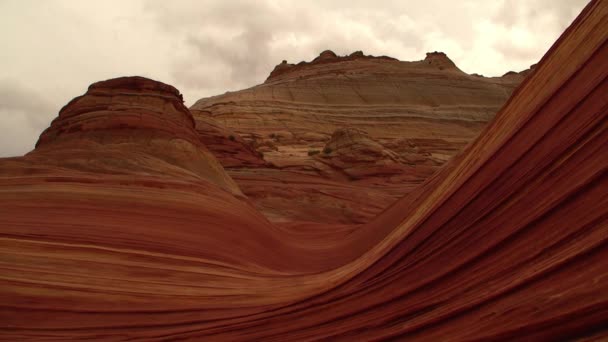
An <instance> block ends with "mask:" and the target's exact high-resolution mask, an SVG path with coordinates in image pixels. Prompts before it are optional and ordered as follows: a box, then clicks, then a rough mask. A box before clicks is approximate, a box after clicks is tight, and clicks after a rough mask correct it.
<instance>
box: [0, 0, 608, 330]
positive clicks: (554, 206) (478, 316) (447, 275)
mask: <svg viewBox="0 0 608 342" xmlns="http://www.w3.org/2000/svg"><path fill="white" fill-rule="evenodd" d="M606 22H608V1H604V0H593V1H591V2H590V3H589V4H588V5H587V6H586V7H585V9H584V10H583V12H582V13H581V14H580V15H579V16H578V17H577V19H576V20H575V21H574V22H573V23H572V25H571V26H570V27H569V28H568V29H567V30H566V31H565V32H564V33H563V34H562V36H561V37H560V38H559V39H558V41H557V42H556V43H555V44H554V45H553V46H552V47H551V49H550V50H549V51H548V52H547V53H546V55H545V56H544V57H543V58H542V60H541V61H540V62H539V64H538V66H537V68H536V70H535V71H534V73H532V74H531V75H530V76H529V77H528V78H526V80H524V82H523V83H522V84H521V86H520V87H519V88H518V89H517V90H516V91H515V92H514V93H513V96H512V97H510V98H509V100H508V101H507V102H506V104H505V105H504V107H502V109H501V110H500V111H499V112H498V114H497V115H496V117H495V118H494V120H493V121H492V122H491V123H489V124H488V125H487V126H486V127H485V128H484V129H483V132H481V134H480V135H479V137H477V138H476V139H475V140H474V141H473V142H472V143H471V144H469V145H467V147H466V148H465V149H464V150H463V151H462V153H461V154H459V155H458V156H457V157H455V158H453V159H451V160H450V161H449V162H448V163H447V164H445V165H444V167H443V168H442V169H441V170H440V171H439V172H437V173H435V174H434V175H433V176H432V177H431V178H430V179H428V180H427V181H426V182H425V183H424V184H423V185H422V186H420V187H418V188H416V189H415V190H413V191H411V192H410V193H409V194H408V195H406V196H404V197H403V198H401V199H400V200H398V201H397V202H395V203H394V204H393V205H392V206H390V207H389V208H388V209H386V210H385V211H383V212H382V213H381V214H379V215H377V216H375V217H374V219H373V220H371V221H370V222H369V223H367V224H362V225H343V224H319V223H311V222H290V223H283V224H272V223H270V222H268V221H267V220H265V219H264V217H263V216H262V215H261V214H260V213H259V212H258V211H256V210H255V209H254V208H253V207H252V206H250V205H249V204H248V203H247V201H246V200H243V199H239V198H237V196H235V195H233V194H232V193H230V192H228V191H225V190H223V189H222V188H221V187H220V186H218V185H217V184H214V183H212V182H206V181H201V182H195V181H193V178H192V177H190V176H187V175H186V174H185V173H174V172H173V171H171V170H169V169H159V174H161V173H162V174H163V175H164V176H162V177H163V181H164V183H162V182H156V183H147V182H145V181H146V180H148V178H146V176H144V175H138V177H131V182H127V181H126V180H127V178H122V179H121V182H111V180H112V179H114V177H115V176H116V175H115V174H109V173H105V174H103V175H100V174H99V173H96V172H94V171H87V172H85V171H82V170H79V169H78V168H74V167H72V166H71V165H70V163H57V164H55V165H49V164H48V163H49V162H50V160H51V159H50V158H49V159H47V160H45V159H32V157H31V156H30V155H27V156H25V157H21V158H4V159H0V298H2V303H1V304H2V305H0V339H2V340H8V341H24V340H35V341H40V340H55V341H56V340H61V341H65V340H76V339H80V340H93V339H94V340H111V341H114V340H117V341H118V340H151V341H161V340H212V341H252V340H263V341H286V340H290V341H311V340H332V341H353V340H360V341H378V340H414V341H418V340H422V341H446V340H453V341H472V340H473V341H497V340H505V341H521V340H530V341H554V340H568V341H570V340H571V341H602V340H606V339H607V338H608V327H607V326H606V319H607V317H608V316H607V313H606V311H607V308H608V282H607V281H605V280H606V279H608V263H607V262H606V260H608V193H607V192H606V189H607V188H608V177H607V176H608V174H607V172H606V171H607V170H608V154H606V153H605V147H606V145H607V143H608V130H607V127H608V126H607V125H608V102H607V99H606V93H608V27H607V26H606ZM351 133H352V134H351ZM343 136H347V137H348V136H353V137H354V138H355V139H360V138H361V137H362V136H365V134H362V133H360V132H346V134H343V133H340V134H338V137H343ZM412 144H414V145H416V143H415V142H413V141H412ZM52 145H55V147H62V148H63V145H59V144H58V143H49V145H48V149H49V150H51V148H50V147H51V146H52ZM89 146H92V145H87V146H86V147H87V148H89ZM125 147H126V148H127V149H128V148H129V147H130V146H128V145H126V146H125ZM99 151H101V150H99ZM99 151H97V152H99ZM118 151H119V150H118V149H115V150H113V153H118ZM36 153H40V152H39V151H34V153H32V155H33V154H36ZM104 157H105V156H104ZM90 158H91V159H90V160H94V158H97V157H96V156H91V157H90ZM116 169H117V170H119V169H123V170H124V172H125V173H130V172H132V171H131V170H130V169H129V168H124V165H123V166H120V165H118V166H117V168H116ZM39 170H45V171H44V172H45V175H41V173H40V172H39ZM50 174H53V175H54V176H53V177H50V176H49V175H50ZM68 175H69V176H70V177H67V176H68ZM156 179H157V180H160V179H161V176H157V177H156ZM275 181H276V180H275ZM179 184H182V186H178V185H179Z"/></svg>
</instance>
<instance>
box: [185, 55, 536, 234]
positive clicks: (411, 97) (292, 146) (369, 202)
mask: <svg viewBox="0 0 608 342" xmlns="http://www.w3.org/2000/svg"><path fill="white" fill-rule="evenodd" d="M523 79H524V75H523V74H519V73H516V74H514V75H512V74H508V75H505V76H504V77H494V78H486V77H479V76H473V75H467V74H466V73H464V72H462V71H461V70H460V69H458V67H457V66H456V65H455V64H454V63H453V62H452V61H451V60H450V59H449V58H448V57H447V56H446V55H445V54H444V53H441V52H432V53H428V54H427V56H426V58H425V59H424V60H422V61H417V62H401V61H398V60H396V59H394V58H390V57H385V56H382V57H374V56H367V55H365V54H364V53H363V52H361V51H357V52H354V53H352V54H350V55H348V56H338V55H336V54H335V53H334V52H332V51H324V52H322V53H321V54H320V55H319V56H318V57H317V58H315V59H314V60H313V61H311V62H301V63H298V64H290V63H288V62H287V61H283V62H282V63H280V64H279V65H277V66H276V67H275V69H274V70H273V71H272V72H271V74H270V76H269V77H268V79H267V80H266V82H265V83H264V84H261V85H258V86H255V87H253V88H250V89H245V90H241V91H237V92H230V93H226V94H224V95H220V96H215V97H211V98H206V99H201V100H199V101H197V102H196V103H195V104H194V105H193V106H192V107H191V111H192V113H193V115H194V117H195V118H196V119H197V121H201V120H210V119H212V120H215V122H217V123H218V124H219V125H221V126H223V127H225V129H228V130H231V131H233V132H234V133H235V136H239V137H242V138H243V141H245V142H246V143H248V144H249V146H251V147H252V148H254V149H255V150H256V151H257V152H263V154H264V156H263V158H264V160H265V162H266V164H264V165H263V164H262V163H257V164H252V163H251V162H244V163H242V164H240V165H239V162H238V161H235V160H232V159H233V158H232V157H231V155H232V154H231V153H226V151H225V147H224V145H221V146H217V147H216V145H208V148H209V149H210V150H211V152H212V153H214V154H215V155H216V157H217V158H218V159H219V160H220V162H222V164H223V165H224V167H226V170H227V172H228V174H229V175H230V176H232V177H233V178H234V179H235V181H236V182H237V184H238V185H239V186H240V188H241V189H242V190H243V192H244V193H245V194H246V195H247V196H248V197H249V198H250V199H251V200H252V201H253V202H254V203H255V205H256V207H257V208H258V209H260V210H261V211H262V212H263V213H264V214H265V215H266V216H267V217H268V218H270V219H271V220H273V221H291V222H293V221H307V220H312V221H315V222H335V223H364V222H367V221H369V220H370V219H371V218H372V217H373V216H374V215H376V214H378V213H379V212H380V211H381V210H382V209H383V208H385V207H386V206H387V205H389V204H390V203H392V202H393V201H395V200H397V199H398V198H399V197H401V196H403V195H404V194H406V193H408V192H410V191H412V190H413V189H415V188H416V187H417V186H419V185H420V184H422V182H424V180H426V179H427V178H428V177H430V176H431V175H432V174H433V173H435V172H436V171H437V170H438V168H439V167H440V166H441V165H442V164H443V163H444V162H445V161H447V160H449V159H450V158H451V157H453V156H454V155H455V154H456V153H458V152H459V151H460V150H462V148H463V147H464V146H465V145H466V144H467V143H469V142H470V141H472V140H473V139H474V138H475V137H476V136H477V134H478V133H479V132H480V130H481V129H482V128H483V127H484V126H485V124H486V123H487V121H488V120H490V119H491V118H492V117H493V115H494V113H496V111H497V110H498V109H499V108H500V106H502V104H503V103H504V102H505V101H506V99H507V98H508V97H509V95H510V93H511V92H512V91H513V89H514V88H515V87H516V86H517V85H518V84H519V83H520V82H521V81H522V80H523ZM342 128H352V129H358V130H362V131H365V132H366V133H367V135H368V138H369V140H368V142H371V141H373V142H374V144H375V147H374V149H376V150H378V151H380V150H382V151H384V152H383V153H380V154H378V155H377V157H378V158H379V159H378V160H371V159H370V158H371V157H372V155H371V154H367V156H366V157H362V158H358V159H357V158H355V159H351V160H350V161H349V162H348V164H349V165H346V164H343V161H342V162H341V161H340V160H341V158H338V157H337V156H335V155H334V156H332V158H322V157H324V156H325V155H324V154H323V153H320V154H318V153H319V152H320V151H322V150H323V148H324V146H325V145H326V144H328V143H329V141H330V139H331V136H332V134H334V132H335V131H336V130H339V129H342ZM341 152H345V150H343V151H341ZM358 152H362V151H358ZM358 152H355V151H353V153H354V154H356V153H358ZM386 153H388V154H386ZM238 155H242V153H238ZM389 155H390V157H388V158H387V156H389ZM344 156H345V155H344V154H342V157H344ZM224 159H231V160H230V161H227V162H224ZM345 170H346V171H345ZM277 178H279V179H280V181H279V182H277V181H276V180H277ZM260 184H264V186H263V188H262V187H260ZM268 184H274V186H273V188H272V189H269V187H268V186H267V185H268ZM362 194H364V195H362ZM311 203H314V204H313V205H312V206H311ZM313 212H314V213H316V215H311V213H313ZM353 213H359V214H357V215H353ZM328 220H329V221H328Z"/></svg>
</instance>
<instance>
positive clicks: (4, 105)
mask: <svg viewBox="0 0 608 342" xmlns="http://www.w3.org/2000/svg"><path fill="white" fill-rule="evenodd" d="M52 111H53V105H52V104H51V103H50V102H48V101H46V100H45V99H44V98H42V97H41V96H40V95H39V94H37V93H36V92H35V91H34V90H32V89H28V88H26V87H24V86H23V85H22V84H20V83H17V82H14V81H10V80H0V127H2V134H0V146H2V151H1V152H2V154H3V155H4V156H16V155H21V154H24V153H26V152H28V151H30V150H31V149H32V148H33V147H34V143H35V140H34V139H32V137H37V136H38V134H40V133H41V132H42V130H43V129H44V128H46V127H47V126H48V124H49V122H50V120H52V119H53V116H54V115H49V114H50V113H52Z"/></svg>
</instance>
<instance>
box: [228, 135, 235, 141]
mask: <svg viewBox="0 0 608 342" xmlns="http://www.w3.org/2000/svg"><path fill="white" fill-rule="evenodd" d="M228 139H230V141H234V140H235V139H236V138H235V137H234V135H229V136H228Z"/></svg>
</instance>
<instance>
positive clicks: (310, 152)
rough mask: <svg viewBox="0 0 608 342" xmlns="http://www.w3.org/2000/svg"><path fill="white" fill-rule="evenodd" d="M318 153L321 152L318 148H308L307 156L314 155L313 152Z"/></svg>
mask: <svg viewBox="0 0 608 342" xmlns="http://www.w3.org/2000/svg"><path fill="white" fill-rule="evenodd" d="M319 153H321V151H319V150H308V155H309V156H314V155H315V154H319Z"/></svg>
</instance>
